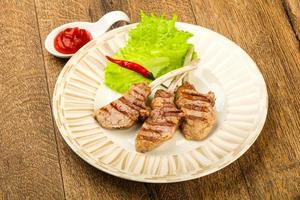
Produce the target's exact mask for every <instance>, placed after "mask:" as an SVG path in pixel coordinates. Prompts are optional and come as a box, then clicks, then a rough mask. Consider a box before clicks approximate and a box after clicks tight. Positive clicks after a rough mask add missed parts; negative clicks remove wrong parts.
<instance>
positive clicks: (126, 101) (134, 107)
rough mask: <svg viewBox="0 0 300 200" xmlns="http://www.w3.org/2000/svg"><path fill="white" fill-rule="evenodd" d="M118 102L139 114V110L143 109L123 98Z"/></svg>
mask: <svg viewBox="0 0 300 200" xmlns="http://www.w3.org/2000/svg"><path fill="white" fill-rule="evenodd" d="M120 102H122V103H123V104H125V105H126V106H128V107H129V108H131V109H133V110H135V111H138V112H139V109H143V108H142V107H140V106H137V105H134V104H133V103H131V102H129V101H128V100H127V99H125V97H124V96H123V97H121V98H120Z"/></svg>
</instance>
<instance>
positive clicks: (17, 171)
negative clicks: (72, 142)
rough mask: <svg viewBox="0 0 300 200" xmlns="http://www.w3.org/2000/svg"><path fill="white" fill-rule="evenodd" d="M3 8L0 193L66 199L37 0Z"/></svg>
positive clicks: (0, 24) (0, 25)
mask: <svg viewBox="0 0 300 200" xmlns="http://www.w3.org/2000/svg"><path fill="white" fill-rule="evenodd" d="M0 13H2V14H1V15H0V30H1V38H2V39H1V40H0V54H1V57H0V63H1V64H0V66H1V67H0V92H1V95H0V112H1V115H0V121H1V127H0V151H1V156H0V157H1V158H0V199H63V198H64V192H63V184H62V180H61V172H60V166H59V161H58V155H57V148H56V141H55V134H54V130H53V122H52V117H51V108H50V103H49V93H48V90H47V82H46V76H45V71H44V63H43V57H42V49H41V44H40V37H39V34H38V31H37V30H38V24H37V20H36V13H35V7H34V3H33V2H32V1H25V0H24V1H1V3H0ZM3 13H5V15H3ZM8 16H9V17H8Z"/></svg>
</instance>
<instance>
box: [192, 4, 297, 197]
mask: <svg viewBox="0 0 300 200" xmlns="http://www.w3.org/2000/svg"><path fill="white" fill-rule="evenodd" d="M192 5H193V8H194V13H195V15H196V19H197V23H198V24H200V25H202V26H205V27H208V28H211V29H213V30H215V31H217V32H220V33H222V34H224V35H226V36H227V37H229V38H231V39H232V40H233V41H235V42H236V43H238V44H239V45H240V46H241V47H243V48H244V49H245V50H246V51H247V52H248V53H249V54H250V55H251V56H252V57H253V58H254V60H255V61H256V62H257V64H258V66H259V68H260V70H261V71H262V74H263V75H264V78H265V80H266V82H267V87H268V92H269V113H268V119H267V122H266V125H265V128H264V130H263V132H262V133H261V136H260V137H259V138H258V140H257V142H256V143H255V144H254V146H253V147H251V149H250V150H249V151H248V152H247V153H246V154H245V155H244V156H242V158H240V159H239V161H238V162H239V163H240V165H241V167H242V170H243V174H244V175H245V178H246V182H247V185H248V188H249V189H248V190H249V194H250V196H251V198H253V199H265V198H272V199H277V198H278V199H293V198H295V197H296V196H297V195H299V193H300V191H299V190H300V187H299V186H300V179H299V177H300V165H299V158H300V149H299V145H298V144H299V142H300V136H299V127H300V126H299V120H300V119H299V115H298V114H297V113H298V112H299V111H298V110H299V107H300V103H299V102H300V101H299V99H300V95H299V94H300V93H299V92H300V91H299V87H298V85H299V77H300V73H299V71H300V54H299V49H298V44H297V43H298V42H297V40H296V38H295V35H294V34H293V31H292V29H291V27H290V25H289V22H288V19H287V17H286V15H285V13H284V8H283V6H282V4H281V2H280V1H260V0H256V1H230V2H228V1H206V2H205V3H201V2H198V1H196V0H192ZM233 187H234V186H233Z"/></svg>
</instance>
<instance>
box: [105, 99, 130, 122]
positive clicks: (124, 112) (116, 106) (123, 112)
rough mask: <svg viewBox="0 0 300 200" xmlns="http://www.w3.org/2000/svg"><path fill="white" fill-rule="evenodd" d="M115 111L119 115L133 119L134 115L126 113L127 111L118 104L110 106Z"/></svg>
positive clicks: (113, 103)
mask: <svg viewBox="0 0 300 200" xmlns="http://www.w3.org/2000/svg"><path fill="white" fill-rule="evenodd" d="M110 105H111V106H112V107H113V108H114V109H116V110H117V111H118V112H119V113H121V114H123V115H125V116H126V117H128V118H130V119H133V118H132V115H131V114H130V113H129V112H127V111H125V110H122V109H121V107H120V106H119V105H118V104H117V103H116V102H111V104H110Z"/></svg>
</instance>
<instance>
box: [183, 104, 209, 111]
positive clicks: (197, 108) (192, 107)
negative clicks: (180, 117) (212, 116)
mask: <svg viewBox="0 0 300 200" xmlns="http://www.w3.org/2000/svg"><path fill="white" fill-rule="evenodd" d="M182 108H185V109H188V110H195V111H200V112H209V109H208V107H207V106H198V105H194V104H185V105H183V106H182Z"/></svg>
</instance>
